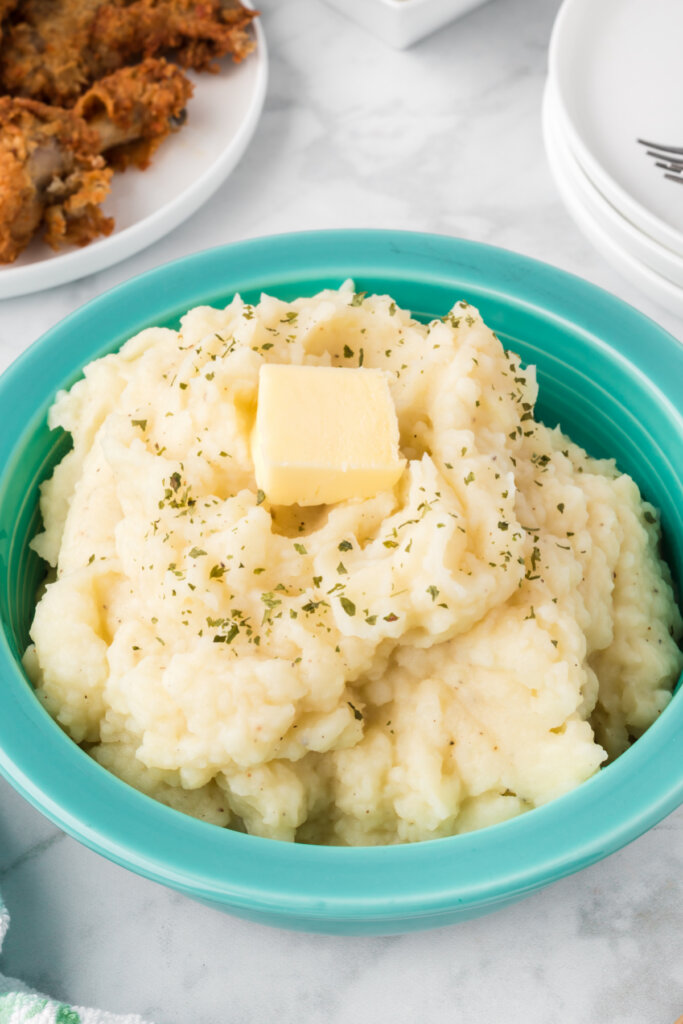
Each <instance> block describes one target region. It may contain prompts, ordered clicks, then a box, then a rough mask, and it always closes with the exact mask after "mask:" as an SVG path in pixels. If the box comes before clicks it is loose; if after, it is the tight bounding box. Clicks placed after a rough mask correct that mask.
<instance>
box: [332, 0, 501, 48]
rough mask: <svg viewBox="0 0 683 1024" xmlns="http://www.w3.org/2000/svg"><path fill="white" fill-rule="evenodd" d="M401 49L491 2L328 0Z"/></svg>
mask: <svg viewBox="0 0 683 1024" xmlns="http://www.w3.org/2000/svg"><path fill="white" fill-rule="evenodd" d="M327 2H328V3H329V4H331V5H332V6H333V7H336V8H337V10H339V11H341V12H342V14H346V15H348V17H349V18H353V20H354V21H357V22H358V24H359V25H363V27H364V28H367V29H370V31H371V32H374V33H375V35H378V36H379V37H380V38H381V39H384V41H385V42H387V43H389V45H390V46H393V47H395V48H396V49H398V50H403V49H406V48H407V47H408V46H412V44H413V43H416V42H417V41H418V39H423V38H424V37H425V36H428V35H429V34H430V33H431V32H434V31H436V29H438V28H442V27H443V26H444V25H446V24H447V23H448V22H449V21H453V19H454V18H458V17H460V15H461V14H466V13H467V12H468V11H471V10H473V9H474V8H475V7H480V6H481V5H482V4H484V3H486V2H487V0H327Z"/></svg>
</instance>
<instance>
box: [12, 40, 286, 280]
mask: <svg viewBox="0 0 683 1024" xmlns="http://www.w3.org/2000/svg"><path fill="white" fill-rule="evenodd" d="M254 24H255V31H256V51H255V53H253V54H250V56H249V57H247V58H246V59H245V60H244V61H242V63H240V64H233V63H232V62H231V61H230V58H225V59H224V60H223V61H221V65H220V71H219V72H218V74H215V75H212V74H207V73H204V74H198V75H195V74H190V75H189V77H190V78H191V79H192V81H193V83H194V87H195V90H194V96H193V97H192V98H191V99H190V100H189V102H188V105H187V112H188V118H187V124H185V125H184V126H183V128H182V129H181V130H180V131H179V132H178V133H177V134H175V135H172V136H170V137H169V138H167V139H165V140H164V142H163V143H162V144H161V146H160V148H159V149H158V150H157V152H156V153H155V154H154V156H153V157H152V162H151V164H150V166H149V167H148V168H147V170H146V171H139V170H137V168H130V169H129V170H127V171H126V172H125V173H124V174H115V175H114V178H113V181H112V190H111V193H110V195H109V196H108V197H107V200H106V201H105V203H104V204H103V207H102V209H103V210H104V212H105V213H106V214H108V215H110V216H113V217H114V219H115V221H116V226H115V227H114V230H113V232H112V234H111V235H109V237H108V238H98V239H96V240H95V241H94V242H91V243H90V245H88V246H85V248H83V249H78V248H74V247H73V246H72V247H68V248H64V249H60V250H58V251H57V252H53V251H52V249H50V248H49V246H47V245H46V244H45V243H44V242H43V241H42V239H41V238H40V236H37V237H36V238H34V240H33V241H32V242H31V244H30V245H29V246H28V248H27V249H25V250H24V252H23V253H22V254H21V256H19V258H18V259H17V260H16V262H15V263H11V264H8V265H4V266H0V299H6V298H10V297H12V296H15V295H26V294H27V293H29V292H36V291H42V290H43V289H44V288H52V287H54V286H55V285H59V284H64V283H65V282H66V281H74V280H76V279H77V278H79V277H85V276H86V275H87V274H93V273H95V271H98V270H103V269H104V268H105V267H110V266H111V265H112V264H113V263H118V262H119V261H120V260H123V259H126V257H128V256H132V255H133V253H135V252H139V250H140V249H144V248H145V246H147V245H151V244H152V242H156V241H157V239H159V238H161V237H162V235H165V234H167V233H168V232H169V231H171V230H172V229H173V228H175V227H177V225H178V224H180V223H181V221H183V220H185V219H186V218H187V217H189V216H190V214H191V213H194V211H195V210H196V209H197V208H198V207H199V206H201V204H202V203H204V202H205V201H206V200H207V199H208V198H209V196H210V195H212V194H213V192H215V190H216V189H217V188H218V186H219V185H221V184H222V182H223V181H224V180H225V179H226V178H227V176H228V175H229V174H230V172H231V171H232V170H233V168H234V167H235V165H236V164H237V163H238V161H239V160H240V158H241V156H242V154H243V153H244V151H245V149H246V148H247V145H248V144H249V141H250V140H251V137H252V135H253V134H254V131H255V130H256V125H257V124H258V119H259V116H260V114H261V109H262V107H263V101H264V98H265V94H266V83H267V79H268V55H267V52H266V41H265V37H264V34H263V29H262V28H261V26H260V23H259V22H258V21H256V22H255V23H254Z"/></svg>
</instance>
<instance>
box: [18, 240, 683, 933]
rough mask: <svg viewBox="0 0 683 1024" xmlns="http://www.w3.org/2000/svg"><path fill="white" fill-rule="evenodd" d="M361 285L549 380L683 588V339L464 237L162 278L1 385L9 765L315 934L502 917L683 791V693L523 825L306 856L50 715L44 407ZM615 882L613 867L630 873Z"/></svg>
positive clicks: (57, 800)
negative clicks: (94, 754) (38, 656)
mask: <svg viewBox="0 0 683 1024" xmlns="http://www.w3.org/2000/svg"><path fill="white" fill-rule="evenodd" d="M348 276H353V277H354V278H355V280H356V286H357V288H359V289H362V290H364V291H380V292H390V293H391V295H392V296H393V297H394V298H395V299H396V300H397V302H399V303H400V304H401V305H403V306H406V307H408V308H409V309H412V310H413V311H414V312H415V313H416V314H417V315H419V316H421V317H422V316H424V317H432V316H438V315H441V314H443V313H445V312H446V311H447V310H448V309H449V308H450V306H451V305H452V303H453V301H454V300H455V299H457V298H464V299H467V300H468V301H469V302H472V303H474V304H475V305H476V306H478V307H479V308H480V310H481V312H482V313H483V315H484V318H485V319H486V321H487V323H488V324H490V326H491V327H492V328H493V329H494V330H495V331H496V332H497V333H498V334H499V336H500V337H501V338H502V339H503V340H504V342H505V344H506V345H507V346H508V347H510V348H513V349H515V350H516V351H518V352H520V353H521V354H522V356H523V357H524V359H525V360H526V361H529V362H533V363H535V364H536V365H537V367H538V370H539V381H540V395H541V397H540V414H541V417H542V418H543V419H544V420H545V421H546V422H547V423H556V422H558V421H559V422H560V423H562V425H563V427H564V428H565V429H566V430H567V432H569V433H570V434H571V436H572V437H573V438H574V439H575V440H576V441H577V442H579V443H580V444H582V445H584V446H585V447H586V448H587V449H588V450H589V451H590V452H591V453H592V454H593V455H596V456H604V455H613V456H616V458H617V460H618V462H619V464H620V466H621V467H622V468H623V469H624V470H626V471H627V472H628V473H630V474H631V475H632V476H633V477H635V479H636V480H637V481H638V483H639V485H640V487H641V489H642V491H643V493H644V495H645V496H646V497H647V498H648V499H649V500H650V501H652V502H654V503H655V504H656V505H657V506H658V507H659V508H660V509H661V512H662V523H663V528H664V534H665V538H666V555H667V558H668V560H669V562H670V564H671V566H672V568H673V572H674V576H675V578H676V579H677V580H678V581H679V582H680V581H681V580H682V579H683V418H682V416H681V413H680V411H679V410H680V408H681V406H682V405H683V401H682V398H683V395H682V394H681V391H682V384H681V382H682V381H683V346H681V345H680V344H679V343H678V342H676V341H675V339H674V338H672V337H670V336H669V335H667V334H665V333H664V331H662V330H660V328H659V327H657V326H656V325H655V324H654V323H652V322H651V321H649V320H647V319H645V318H644V317H643V316H641V315H640V314H639V313H637V312H635V311H634V310H633V309H631V308H630V307H628V306H626V305H624V304H623V303H622V302H619V301H618V300H617V299H615V298H613V297H612V296H610V295H607V294H606V293H605V292H602V291H599V290H598V289H597V288H594V287H592V286H591V285H589V284H587V283H586V282H584V281H581V280H579V279H577V278H575V277H571V276H569V275H568V274H565V273H562V272H561V271H559V270H556V269H554V268H552V267H549V266H546V265H544V264H541V263H537V262H534V261H533V260H529V259H526V258H524V257H522V256H517V255H515V254H513V253H509V252H504V251H501V250H499V249H494V248H490V247H488V246H484V245H478V244H475V243H473V242H465V241H461V240H458V239H454V238H445V237H439V236H432V235H419V234H409V233H401V232H377V231H348V232H347V231H341V232H320V233H312V234H301V235H284V236H280V237H275V238H263V239H259V240H257V241H249V242H242V243H240V244H238V245H232V246H226V247H224V248H220V249H214V250H210V251H209V252H203V253H198V254H197V255H195V256H190V257H188V258H186V259H183V260H179V261H177V262H175V263H170V264H168V265H167V266H164V267H160V268H159V269H158V270H154V271H152V272H150V273H148V274H145V275H144V276H142V277H139V278H136V279H134V280H132V281H128V282H127V283H126V284H123V285H120V286H119V287H118V288H115V289H114V290H113V291H111V292H108V293H107V294H105V295H102V296H100V297H99V298H97V299H95V300H94V301H93V302H91V303H89V304H88V305H87V306H85V307H84V308H83V309H81V310H79V311H78V312H76V313H74V314H73V315H72V316H70V317H68V318H67V319H66V320H64V321H63V322H62V323H61V324H58V325H57V327H54V328H53V329H52V330H51V331H48V333H47V334H46V335H45V336H44V337H43V338H42V339H41V340H40V341H38V342H37V343H36V344H35V345H33V346H32V347H31V348H30V349H29V350H28V351H27V352H26V354H25V355H23V356H22V357H21V358H20V359H19V360H17V362H16V363H15V364H14V365H13V366H12V367H11V368H10V369H9V370H8V371H7V373H6V374H5V375H4V377H3V378H2V379H1V380H0V409H1V410H2V429H1V432H0V618H1V621H2V629H1V630H0V770H2V772H3V774H4V775H5V776H6V777H7V779H8V780H9V781H10V782H11V784H12V785H13V786H14V787H15V788H16V789H17V790H18V791H19V792H20V793H22V794H23V795H24V796H25V797H26V798H27V799H28V800H29V801H31V802H32V803H33V804H35V806H36V807H38V808H39V809H40V810H41V811H42V812H43V813H44V814H46V815H47V816H48V817H49V818H51V819H52V820H53V821H54V822H56V823H57V824H58V825H59V826H60V827H61V828H63V829H64V830H65V831H66V832H68V833H70V834H71V835H73V836H75V837H76V838H77V839H79V840H80V841H81V842H83V843H85V844H86V845H87V846H89V847H91V848H92V849H94V850H97V851H98V852H99V853H101V854H103V855H104V856H105V857H108V858H110V859H111V860H113V861H116V862H117V863H119V864H122V865H124V866H125V867H127V868H130V869H131V870H133V871H135V872H138V873H139V874H141V875H145V876H147V877H148V878H152V879H154V880H156V881H158V882H162V883H164V884H165V885H168V886H171V887H172V888H174V889H177V890H180V891H181V892H184V893H187V894H188V895H190V896H193V897H195V898H197V899H200V900H203V901H205V902H207V903H210V904H211V905H213V906H215V907H218V908H221V909H223V910H226V911H230V912H231V913H234V914H238V915H240V916H242V917H247V918H252V919H254V920H257V921H262V922H267V923H269V924H274V925H280V926H284V927H289V928H297V929H305V930H309V931H323V932H335V933H389V932H400V931H407V930H410V929H416V928H427V927H432V926H435V925H443V924H447V923H449V922H453V921H458V920H463V919H465V918H470V917H474V916H476V915H479V914H484V913H486V912H487V911H491V910H494V909H496V908H498V907H502V906H504V905H505V904H507V903H511V902H513V901H514V900H518V899H520V897H522V896H524V895H526V894H528V893H531V892H534V891H535V890H537V889H539V888H541V887H542V886H544V885H547V884H548V883H549V882H553V881H555V880H556V879H559V878H562V877H563V876H564V875H568V874H569V873H570V872H573V871H576V870H578V869H579V868H582V867H585V866H586V865H587V864H591V863H592V862H594V861H596V860H599V859H600V858H601V857H604V856H605V855H606V854H608V853H610V852H611V851H613V850H616V849H618V848H619V847H621V846H623V845H624V844H625V843H628V842H629V841H630V840H632V839H634V838H635V837H636V836H638V835H640V833H642V832H644V831H645V830H646V829H647V828H649V827H650V826H651V825H653V824H654V823H655V822H657V821H659V820H660V819H661V818H663V817H664V816H665V815H666V814H667V813H668V812H670V811H671V810H673V808H675V807H676V806H677V805H678V804H679V803H680V802H681V800H682V799H683V759H681V747H680V739H681V731H682V730H683V694H682V693H681V692H680V690H679V692H678V694H677V696H676V697H675V698H674V700H673V701H672V702H671V704H670V705H669V707H668V708H667V709H666V711H665V712H664V713H663V714H662V716H661V717H660V718H659V720H658V721H657V722H656V723H655V724H654V725H653V726H652V728H651V729H649V730H648V732H647V733H646V734H645V735H644V736H643V737H642V738H641V739H639V740H638V742H637V743H635V744H634V745H633V746H632V747H631V749H630V750H628V751H627V752H626V753H625V754H624V755H623V756H622V757H620V758H619V759H618V760H617V761H616V762H615V763H614V764H612V765H610V766H609V767H607V768H605V769H603V770H602V771H600V772H599V773H598V774H597V775H596V776H594V777H593V778H592V779H590V780H589V781H588V782H586V783H584V784H583V785H582V786H580V787H579V788H578V789H576V790H574V791H573V792H572V793H569V794H568V795H567V796H564V797H562V798H560V799H559V800H556V801H554V802H553V803H550V804H548V805H546V806H545V807H542V808H540V809H538V810H534V811H531V812H530V813H528V814H526V815H523V816H522V817H519V818H516V819H514V820H512V821H509V822H506V823H504V824H501V825H496V826H494V827H492V828H487V829H484V830H482V831H480V832H475V833H471V834H469V835H463V836H456V837H453V838H450V839H437V840H432V841H429V842H424V843H417V844H415V845H410V846H393V847H375V848H360V849H344V848H329V847H316V846H294V845H290V844H287V843H282V842H277V841H273V840H266V839H258V838H255V837H253V836H246V835H241V834H238V833H235V832H230V831H226V830H222V829H219V828H216V827H214V826H212V825H207V824H204V823H202V822H199V821H196V820H194V819H192V818H189V817H185V816H184V815H182V814H179V813H177V812H175V811H172V810H170V809H169V808H167V807H164V806H162V805H161V804H158V803H156V802H154V801H153V800H151V799H149V798H147V797H145V796H142V795H141V794H139V793H137V792H136V791H135V790H133V789H130V788H129V787H128V786H126V785H124V784H123V783H122V782H120V781H118V780H117V779H116V778H114V777H113V776H112V775H109V774H108V773H107V772H106V771H104V769H102V768H101V767H99V766H98V765H97V764H96V763H95V762H94V761H92V760H91V759H90V758H89V757H88V756H87V755H86V754H85V753H83V752H82V751H81V750H80V749H79V748H78V747H77V746H76V745H75V744H74V743H72V742H71V740H69V739H68V738H67V737H66V735H65V734H64V733H63V732H62V731H61V730H60V729H59V727H58V726H57V725H56V724H55V723H54V722H53V721H52V720H51V719H50V718H49V716H48V715H47V713H46V712H45V711H44V710H43V708H42V706H41V705H40V704H39V703H38V701H37V700H36V699H35V697H34V695H33V692H32V690H31V687H30V685H29V683H28V681H27V679H26V677H25V675H24V673H23V671H22V668H21V664H20V656H21V653H22V651H23V649H24V647H25V646H26V643H27V638H28V628H29V624H30V620H31V616H32V609H33V604H34V599H35V592H36V587H37V585H38V582H39V579H40V576H41V571H42V570H41V565H40V563H39V561H38V559H37V558H36V557H35V556H34V555H33V554H32V553H31V552H30V551H29V548H28V541H29V539H30V538H31V537H32V536H33V534H34V533H35V532H36V529H37V527H38V522H39V520H38V510H37V499H38V484H39V483H40V481H41V480H44V479H45V477H46V476H47V475H48V474H49V473H50V471H51V469H52V467H53V466H54V464H55V462H56V461H57V460H58V459H59V458H60V457H61V456H62V454H63V453H64V451H65V447H66V440H65V438H64V436H60V434H59V433H56V432H55V433H50V432H49V431H48V429H47V426H46V421H45V418H46V413H47V409H48V406H49V405H50V403H51V402H52V400H53V397H54V394H55V392H56V391H57V389H58V388H62V387H68V386H69V385H71V384H72V383H73V382H74V381H75V380H76V379H77V378H78V377H79V375H80V372H81V367H82V366H83V365H84V364H85V363H87V362H89V361H90V360H91V359H94V358H97V357H98V356H101V355H103V354H104V353H106V352H110V351H112V350H113V349H117V348H119V346H120V345H121V344H122V343H123V342H124V341H125V340H126V339H127V338H128V337H129V336H130V335H132V334H134V333H135V332H136V331H138V330H140V329H141V328H143V327H146V326H148V325H151V324H166V325H169V326H175V325H176V324H177V321H178V318H179V316H180V315H181V314H182V313H183V312H184V311H185V310H186V309H188V308H190V307H191V306H196V305H198V304H200V303H217V304H225V303H226V302H227V301H228V300H229V299H230V298H231V297H232V295H233V293H234V292H235V291H240V292H241V293H242V295H243V296H244V297H245V298H247V299H249V300H252V301H253V300H256V299H257V298H258V295H259V292H260V291H261V290H262V289H263V290H266V291H268V292H271V293H274V294H276V295H279V296H280V297H282V298H285V299H293V298H294V297H295V296H298V295H306V294H312V293H314V292H315V291H317V290H318V289H320V288H322V287H325V286H337V285H339V284H340V283H341V282H342V281H343V280H344V278H346V277H348ZM615 870H616V868H615Z"/></svg>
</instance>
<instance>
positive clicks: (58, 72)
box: [0, 0, 256, 106]
mask: <svg viewBox="0 0 683 1024" xmlns="http://www.w3.org/2000/svg"><path fill="white" fill-rule="evenodd" d="M255 16H256V12H255V11H251V10H248V9H247V8H245V7H243V6H242V4H241V3H240V2H239V0H133V2H126V0H106V2H103V0H24V2H23V3H22V5H21V9H20V18H14V19H13V20H12V21H11V23H10V24H9V27H8V30H7V32H6V38H5V40H4V42H3V46H2V51H1V52H0V79H1V80H2V84H3V85H4V86H5V88H6V89H7V90H8V91H9V92H11V93H12V94H13V95H16V96H26V97H30V98H32V99H40V100H43V101H45V102H48V103H55V104H58V105H61V106H72V105H73V104H74V103H75V102H76V100H77V99H78V97H79V95H80V94H81V93H82V92H83V90H84V89H85V88H86V87H87V86H88V85H90V84H91V83H92V82H94V81H96V80H97V79H99V78H101V77H102V76H103V75H105V74H109V73H111V72H113V71H116V70H117V69H119V68H121V67H123V66H124V65H125V64H131V63H134V62H135V61H137V60H140V59H141V58H143V57H153V56H155V55H158V54H163V53H166V52H169V51H174V53H175V56H176V59H177V60H178V62H179V63H180V64H181V65H182V66H183V67H188V68H194V69H196V70H203V69H206V68H209V67H210V66H211V64H212V61H213V60H214V59H216V58H218V57H222V56H225V55H226V54H232V56H233V58H234V59H235V60H237V61H239V60H242V59H243V58H244V57H246V56H247V54H248V53H250V52H251V50H252V49H253V48H254V42H253V39H252V38H251V35H250V33H249V32H248V27H249V25H250V23H251V21H252V20H253V18H254V17H255Z"/></svg>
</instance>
